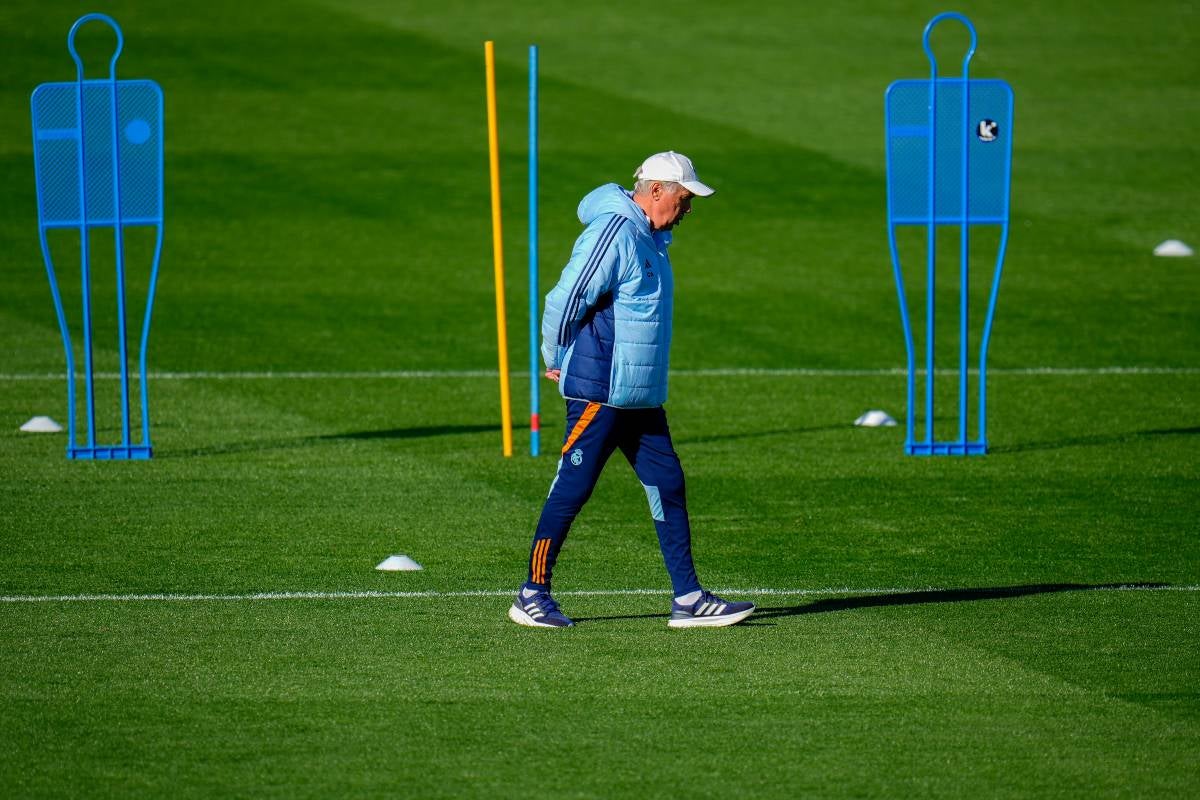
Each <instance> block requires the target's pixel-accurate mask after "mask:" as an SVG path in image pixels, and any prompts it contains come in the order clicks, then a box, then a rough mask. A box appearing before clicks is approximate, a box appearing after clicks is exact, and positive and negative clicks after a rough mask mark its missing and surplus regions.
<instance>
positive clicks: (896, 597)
mask: <svg viewBox="0 0 1200 800" xmlns="http://www.w3.org/2000/svg"><path fill="white" fill-rule="evenodd" d="M1167 586H1170V584H1169V583H1035V584H1029V585H1026V586H989V587H982V588H975V589H929V590H926V591H920V592H893V593H890V594H866V595H858V596H856V597H853V596H852V597H827V598H822V599H820V600H814V601H811V602H806V603H801V604H799V605H794V606H774V607H766V608H764V607H760V608H758V609H757V610H755V612H754V614H753V616H751V617H750V618H749V619H747V620H746V621H745V622H742V623H740V624H742V625H754V624H755V623H762V622H763V621H765V620H768V619H774V618H776V617H795V616H799V615H802V614H826V613H829V612H831V611H853V610H855V609H859V608H881V607H888V606H916V605H926V604H930V603H967V602H974V601H977V600H1006V599H1010V598H1013V597H1027V596H1029V595H1038V594H1055V593H1058V592H1088V591H1097V590H1104V589H1110V590H1111V589H1161V588H1164V587H1167ZM737 599H742V598H737ZM667 616H668V615H667V614H628V615H623V616H612V617H575V618H574V620H575V622H576V623H577V624H578V623H581V622H600V621H607V620H622V619H666V618H667ZM767 624H773V623H767Z"/></svg>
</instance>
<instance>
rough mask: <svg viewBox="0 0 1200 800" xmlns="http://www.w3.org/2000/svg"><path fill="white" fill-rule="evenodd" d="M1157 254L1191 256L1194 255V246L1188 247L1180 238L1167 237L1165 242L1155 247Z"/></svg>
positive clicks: (1155, 253)
mask: <svg viewBox="0 0 1200 800" xmlns="http://www.w3.org/2000/svg"><path fill="white" fill-rule="evenodd" d="M1154 255H1156V256H1176V257H1182V256H1190V255H1194V251H1193V250H1192V248H1190V247H1188V246H1187V245H1186V244H1184V243H1183V242H1181V241H1179V240H1178V239H1167V240H1166V241H1165V242H1163V243H1162V244H1160V245H1159V246H1158V247H1156V248H1154Z"/></svg>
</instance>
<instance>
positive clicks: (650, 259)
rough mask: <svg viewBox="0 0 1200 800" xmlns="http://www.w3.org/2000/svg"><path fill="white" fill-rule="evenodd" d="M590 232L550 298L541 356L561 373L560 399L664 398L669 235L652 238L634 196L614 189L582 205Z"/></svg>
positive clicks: (633, 402)
mask: <svg viewBox="0 0 1200 800" xmlns="http://www.w3.org/2000/svg"><path fill="white" fill-rule="evenodd" d="M579 221H580V222H582V223H583V224H584V225H586V226H587V228H586V229H585V230H584V232H583V233H582V234H580V236H579V238H578V239H576V240H575V248H574V250H572V252H571V260H570V261H569V262H568V263H567V266H566V268H564V269H563V273H562V277H560V278H559V280H558V285H557V286H555V287H554V288H553V289H552V290H551V291H550V293H549V294H548V295H546V310H545V313H544V314H543V315H542V358H543V360H545V362H546V367H547V369H561V370H562V375H561V377H560V378H559V382H558V387H559V392H561V393H562V395H563V397H567V398H573V399H577V400H589V401H593V402H597V403H604V404H605V405H610V406H616V407H618V408H653V407H655V406H660V405H662V404H663V403H664V402H666V399H667V361H668V356H669V351H670V348H671V307H672V302H673V300H672V298H673V295H674V280H673V278H672V276H671V261H670V259H669V258H668V257H667V246H668V245H670V243H671V233H670V231H660V232H652V231H651V230H650V221H649V220H648V219H647V218H646V215H645V214H644V213H642V210H641V209H640V208H638V206H637V204H636V203H634V202H633V199H632V196H631V194H630V193H629V192H627V191H626V190H625V189H623V188H621V187H620V186H618V185H617V184H615V183H609V184H606V185H604V186H601V187H599V188H597V189H593V190H592V191H591V192H590V193H589V194H588V195H587V196H586V197H584V198H583V200H582V201H581V202H580V203H579Z"/></svg>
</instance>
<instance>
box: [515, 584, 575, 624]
mask: <svg viewBox="0 0 1200 800" xmlns="http://www.w3.org/2000/svg"><path fill="white" fill-rule="evenodd" d="M508 618H509V619H511V620H512V621H513V622H515V623H517V624H518V625H528V626H529V627H531V628H570V627H571V626H572V625H574V624H575V623H574V622H572V621H571V620H570V619H569V618H568V617H567V616H566V615H565V614H563V613H562V612H561V611H559V610H558V603H556V602H554V598H553V597H551V596H550V593H549V592H539V591H536V590H533V589H522V590H521V591H519V592H517V599H516V600H514V601H513V604H512V605H511V606H509V607H508Z"/></svg>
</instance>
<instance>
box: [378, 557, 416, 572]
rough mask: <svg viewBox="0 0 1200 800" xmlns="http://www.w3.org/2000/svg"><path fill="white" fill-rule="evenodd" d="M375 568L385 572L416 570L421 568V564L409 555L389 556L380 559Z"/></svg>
mask: <svg viewBox="0 0 1200 800" xmlns="http://www.w3.org/2000/svg"><path fill="white" fill-rule="evenodd" d="M375 569H380V570H383V571H384V572H414V571H416V570H419V569H421V565H420V564H418V563H417V562H415V561H413V560H412V559H411V558H409V557H408V556H388V557H387V558H385V559H384V560H383V561H380V562H379V564H378V565H377V566H376V567H375Z"/></svg>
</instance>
